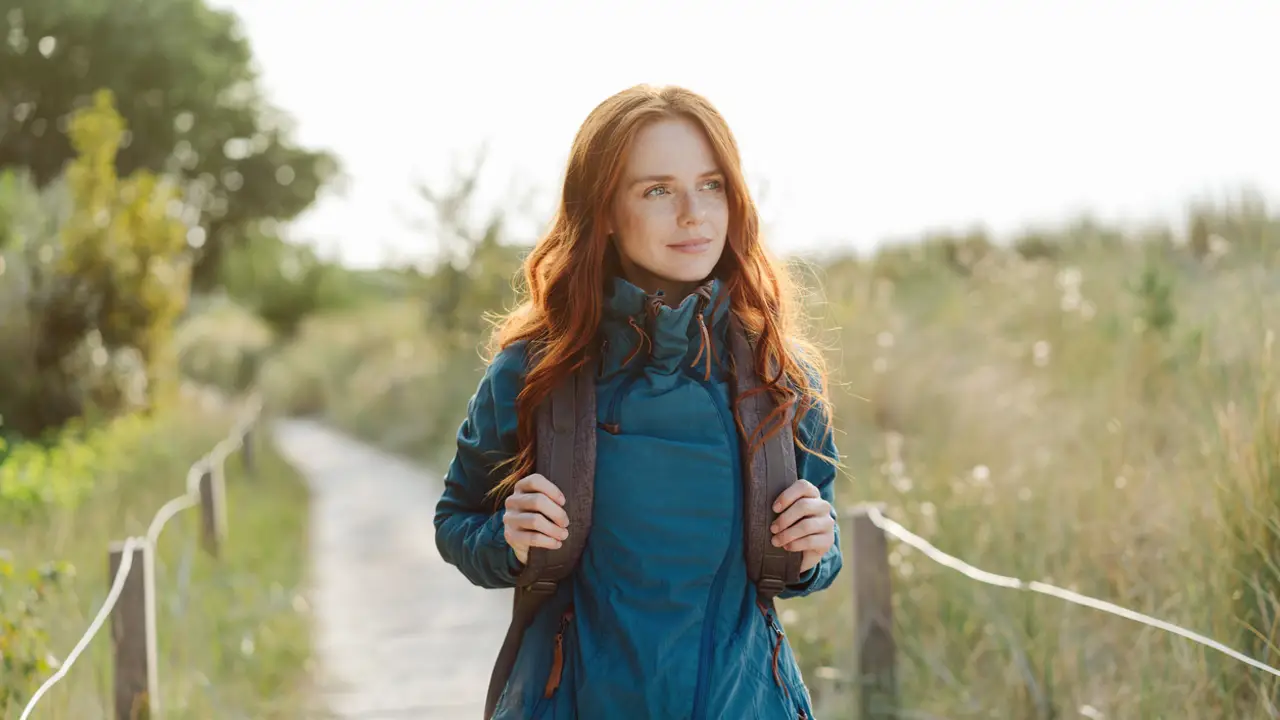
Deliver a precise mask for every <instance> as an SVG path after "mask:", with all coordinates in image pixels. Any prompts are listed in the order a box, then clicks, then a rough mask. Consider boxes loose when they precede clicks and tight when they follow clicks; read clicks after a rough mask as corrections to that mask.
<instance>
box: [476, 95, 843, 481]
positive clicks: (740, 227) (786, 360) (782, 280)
mask: <svg viewBox="0 0 1280 720" xmlns="http://www.w3.org/2000/svg"><path fill="white" fill-rule="evenodd" d="M673 117H682V118H687V119H690V120H692V121H694V122H695V123H696V124H697V125H698V126H699V127H701V128H702V130H703V132H704V133H705V134H706V137H707V139H708V141H709V142H710V144H711V148H712V151H713V152H714V154H715V155H716V158H717V160H718V161H719V165H720V169H721V171H722V172H723V173H724V177H725V183H726V193H727V197H728V200H729V226H728V238H727V241H726V243H725V250H724V253H723V254H722V256H721V258H720V261H719V263H718V264H717V265H716V268H715V270H714V271H713V275H715V276H717V277H719V278H720V280H721V282H722V285H723V292H724V293H725V295H727V297H728V298H729V303H730V311H731V312H733V313H734V314H735V315H736V316H737V318H738V320H739V322H740V323H741V324H742V326H743V328H744V329H745V330H746V331H747V334H748V336H749V337H751V338H752V339H753V341H754V342H753V346H754V348H755V366H756V367H755V371H756V372H757V373H758V374H759V376H760V378H761V381H762V382H761V391H771V392H772V393H773V394H774V397H775V398H776V400H777V407H776V409H775V410H774V411H773V412H772V413H771V414H770V415H769V416H768V417H767V418H765V420H764V422H762V423H761V431H760V432H758V433H757V434H756V437H755V438H754V439H753V440H752V442H753V445H751V446H749V447H752V448H754V447H755V445H754V444H755V443H763V442H765V441H766V440H767V439H768V438H769V437H771V436H772V435H773V434H774V433H776V432H778V431H779V430H780V429H781V427H782V426H781V423H782V422H784V421H785V420H784V418H785V417H786V412H787V411H788V410H790V409H794V410H795V412H794V414H793V418H792V422H793V427H794V428H798V425H799V422H800V419H801V418H802V417H804V415H805V414H806V412H807V411H808V410H810V409H811V408H815V407H816V408H819V409H820V411H821V412H822V417H823V419H824V421H825V425H824V428H825V432H830V431H831V408H830V403H829V402H827V398H826V397H825V395H824V390H823V388H825V387H826V377H827V371H826V365H825V362H824V360H823V357H822V354H821V353H820V352H817V351H816V348H815V347H814V345H813V344H812V343H811V342H809V340H808V339H807V338H805V337H803V335H802V334H801V333H800V331H799V328H800V319H801V318H800V315H799V302H798V299H797V298H796V296H795V293H794V285H793V283H792V282H791V278H790V277H789V276H788V273H787V269H786V267H785V265H783V264H782V263H781V262H780V261H778V260H777V259H775V258H774V257H773V256H772V255H771V254H770V253H769V252H768V251H767V250H766V248H765V247H764V245H763V244H762V242H761V239H760V219H759V214H758V212H757V210H756V205H755V202H754V201H753V200H752V198H751V195H750V193H749V192H748V191H747V187H746V182H745V180H744V178H743V174H742V163H741V159H740V156H739V152H738V144H737V141H736V140H735V139H734V136H733V133H732V132H731V131H730V130H729V126H728V124H727V123H726V122H725V120H724V118H723V117H722V116H721V115H720V113H719V111H717V110H716V109H715V107H714V106H712V104H711V103H710V102H709V101H708V100H707V99H706V98H704V97H702V96H701V95H698V94H697V93H694V92H691V91H689V90H687V89H684V88H681V87H671V86H668V87H661V88H659V87H653V86H650V85H637V86H634V87H631V88H628V89H626V90H623V91H622V92H619V93H618V94H616V95H613V96H612V97H610V98H608V99H606V100H605V101H604V102H602V103H600V104H599V105H598V106H596V108H595V109H594V110H592V112H591V113H590V115H588V116H587V118H586V120H585V121H584V122H583V124H582V126H581V128H579V130H578V134H577V136H576V137H575V138H574V141H573V146H572V148H571V150H570V152H569V159H568V167H567V169H566V172H565V178H564V187H563V191H562V194H561V198H560V203H559V206H558V207H557V209H556V212H555V215H554V217H553V220H552V223H551V226H550V228H549V229H548V230H547V232H546V233H545V235H543V236H542V237H541V238H540V239H539V241H538V242H537V244H536V245H535V246H534V248H533V250H532V251H531V252H530V253H529V255H528V256H527V257H526V258H525V260H524V264H523V268H522V273H521V274H522V280H523V284H524V288H525V294H526V296H527V297H526V298H525V299H524V300H523V302H522V303H521V304H519V305H518V306H516V308H515V309H514V310H512V311H510V312H509V313H507V314H506V315H504V316H501V317H500V318H499V319H498V322H497V324H496V327H495V330H494V333H493V335H492V337H491V339H490V346H489V352H490V356H491V357H492V356H493V355H495V354H496V353H497V352H500V351H501V350H503V349H505V348H507V347H508V346H510V345H512V344H513V343H517V342H521V341H524V342H526V343H527V347H528V350H529V353H528V363H529V364H528V367H527V374H526V376H525V380H524V385H523V388H522V389H521V391H520V394H519V396H518V398H517V400H516V411H517V418H518V427H519V430H518V432H517V435H518V445H519V450H518V452H517V454H516V455H515V456H514V457H512V458H510V459H508V460H507V461H506V462H505V463H503V464H502V466H505V467H506V468H507V471H506V473H505V475H504V477H503V478H502V479H501V480H500V481H499V482H498V484H497V485H496V486H495V487H494V488H493V490H492V491H491V492H490V494H491V495H496V496H498V497H503V496H505V495H507V494H509V493H510V491H511V489H512V488H513V486H514V485H515V484H516V483H517V482H519V480H520V479H521V478H523V477H525V476H527V475H529V474H531V473H533V472H534V471H535V459H536V451H537V433H536V431H535V428H534V423H535V422H536V413H537V408H538V406H539V405H540V404H541V403H542V402H543V400H544V399H545V398H546V397H547V396H548V395H549V394H550V393H551V391H552V389H553V388H555V387H556V386H557V385H558V384H559V383H561V382H563V381H565V380H567V379H568V377H569V376H570V375H571V374H572V373H573V372H575V371H576V370H578V369H579V368H580V367H582V366H583V365H584V364H585V363H587V362H590V361H591V360H592V357H593V353H594V351H595V348H594V347H593V345H594V338H595V337H596V333H597V329H598V326H599V324H600V321H601V317H602V314H603V305H604V301H605V297H604V294H605V288H606V284H607V281H608V279H609V277H610V276H611V275H612V274H613V273H617V272H620V268H619V267H618V263H617V257H616V251H615V250H613V247H612V246H613V244H612V243H611V242H609V239H608V237H607V235H606V228H607V226H608V217H609V215H608V214H609V212H610V208H611V207H612V204H613V200H614V198H615V196H616V193H617V191H618V186H619V184H620V181H621V178H622V172H623V169H624V168H625V167H626V162H627V154H628V152H629V150H630V148H631V146H632V142H633V139H634V138H635V136H636V134H637V133H638V132H639V131H640V129H641V128H643V127H645V126H646V125H647V124H648V123H651V122H654V121H656V120H660V119H663V118H673ZM766 368H768V369H771V371H770V370H766ZM739 400H741V398H739ZM736 404H737V403H735V407H734V416H735V418H737V419H738V426H739V428H740V429H741V427H742V421H741V419H740V414H739V411H738V408H737V407H736ZM796 441H797V443H800V445H801V446H802V447H804V445H803V443H802V442H800V439H799V435H798V434H797V435H796ZM804 449H805V450H807V451H809V452H814V451H813V450H811V449H810V448H807V447H805V448H804ZM815 454H816V453H815ZM832 462H834V460H832ZM500 467H501V466H500Z"/></svg>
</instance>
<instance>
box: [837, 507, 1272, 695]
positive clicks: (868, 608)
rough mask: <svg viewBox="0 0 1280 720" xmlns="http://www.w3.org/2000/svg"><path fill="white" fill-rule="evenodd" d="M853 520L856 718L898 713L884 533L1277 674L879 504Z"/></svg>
mask: <svg viewBox="0 0 1280 720" xmlns="http://www.w3.org/2000/svg"><path fill="white" fill-rule="evenodd" d="M847 512H848V515H849V516H850V518H851V522H852V524H853V530H852V538H851V542H852V547H853V570H854V579H853V582H854V621H855V625H854V627H855V633H856V634H855V642H856V648H857V653H856V660H855V662H856V664H857V667H856V668H855V677H856V678H857V679H858V682H857V683H856V685H857V689H858V695H859V701H858V704H859V706H858V712H859V715H858V716H857V717H859V718H862V719H866V718H882V717H897V716H898V715H896V714H895V713H896V711H897V710H898V707H899V706H898V693H897V681H896V667H895V666H896V645H895V642H894V639H893V610H892V589H891V582H890V573H889V553H888V541H887V536H892V537H893V538H895V539H896V540H898V541H900V542H902V543H904V544H905V545H908V546H910V547H911V548H913V549H915V550H918V551H919V552H920V553H922V554H923V555H924V556H925V557H926V558H928V559H929V560H932V561H933V562H935V563H937V564H939V565H942V566H943V567H946V568H948V569H950V570H955V571H956V572H958V573H961V574H962V575H964V576H966V577H968V578H970V579H972V580H975V581H977V582H980V583H984V584H987V585H993V586H996V587H1003V588H1009V589H1012V590H1026V591H1030V592H1035V593H1040V594H1042V595H1048V596H1050V597H1055V598H1058V599H1060V600H1065V601H1067V602H1069V603H1074V604H1076V605H1081V606H1084V607H1088V608H1092V609H1094V610H1100V611H1102V612H1105V613H1108V614H1111V615H1114V616H1116V617H1120V618H1124V619H1126V620H1130V621H1133V622H1137V623H1141V624H1143V625H1146V626H1148V627H1153V628H1156V629H1157V630H1163V631H1165V632H1168V633H1171V634H1174V635H1178V636H1180V637H1183V638H1186V639H1188V640H1191V641H1193V642H1197V643H1199V644H1201V645H1204V646H1205V647H1208V648H1211V649H1213V650H1216V651H1218V652H1220V653H1222V654H1224V655H1227V656H1228V657H1230V658H1232V659H1234V660H1238V661H1239V662H1242V663H1244V664H1246V665H1249V666H1250V667H1253V668H1255V669H1258V670H1261V671H1262V672H1265V673H1268V674H1271V675H1274V676H1276V677H1280V668H1275V667H1272V666H1270V665H1267V664H1265V663H1262V662H1259V661H1258V660H1255V659H1253V658H1251V657H1249V656H1247V655H1244V654H1243V653H1240V652H1238V651H1236V650H1233V649H1231V648H1229V647H1227V646H1226V645H1223V644H1222V643H1220V642H1218V641H1216V640H1213V639H1212V638H1208V637H1205V636H1204V635H1201V634H1199V633H1196V632H1193V631H1191V630H1188V629H1187V628H1184V627H1181V626H1179V625H1175V624H1174V623H1171V622H1168V621H1165V620H1160V619H1159V618H1154V617H1151V616H1150V615H1144V614H1143V613H1140V612H1136V611H1134V610H1130V609H1128V608H1124V607H1121V606H1119V605H1116V604H1115V603H1110V602H1107V601H1105V600H1099V599H1097V598H1093V597H1089V596H1088V595H1082V594H1080V593H1078V592H1074V591H1072V590H1067V589H1065V588H1061V587H1057V586H1056V585H1050V584H1049V583H1043V582H1039V581H1035V580H1031V581H1027V580H1021V579H1019V578H1015V577H1008V576H1006V575H997V574H995V573H991V572H987V571H986V570H981V569H979V568H976V567H974V566H973V565H970V564H969V563H967V562H965V561H963V560H961V559H959V558H957V557H955V556H953V555H949V554H947V553H945V552H943V551H941V550H939V549H938V548H936V547H934V546H933V545H932V544H931V543H929V541H928V540H925V539H924V538H922V537H920V536H919V535H916V534H915V533H913V532H911V531H910V530H908V529H906V528H905V527H903V526H902V525H901V524H900V523H898V522H895V521H894V520H891V519H889V518H888V517H885V515H884V513H883V511H882V510H881V506H879V505H876V504H864V505H858V506H855V507H853V508H851V509H850V510H848V511H847Z"/></svg>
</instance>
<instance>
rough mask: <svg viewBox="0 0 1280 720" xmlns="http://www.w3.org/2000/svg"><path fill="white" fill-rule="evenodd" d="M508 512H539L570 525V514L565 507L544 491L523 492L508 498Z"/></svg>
mask: <svg viewBox="0 0 1280 720" xmlns="http://www.w3.org/2000/svg"><path fill="white" fill-rule="evenodd" d="M506 504H507V511H508V512H512V511H514V512H537V513H542V514H543V515H545V516H547V518H548V519H550V520H551V521H552V522H554V523H556V524H557V525H560V526H561V527H569V514H568V513H566V512H565V510H564V508H563V507H562V506H560V505H559V504H558V503H556V502H555V501H554V500H552V499H551V498H549V497H547V496H546V495H544V494H543V493H540V492H534V493H523V494H520V495H512V496H511V497H509V498H507V503H506Z"/></svg>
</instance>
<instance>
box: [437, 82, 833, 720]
mask: <svg viewBox="0 0 1280 720" xmlns="http://www.w3.org/2000/svg"><path fill="white" fill-rule="evenodd" d="M524 273H525V280H526V283H527V289H528V296H529V297H528V299H527V300H526V301H525V302H524V303H523V304H522V305H520V306H519V307H518V308H516V309H515V310H514V311H513V312H512V313H511V314H510V315H508V316H507V317H506V319H505V322H504V323H502V324H501V325H500V326H499V328H498V331H497V332H496V333H495V335H494V346H493V358H492V361H491V362H490V363H489V365H488V368H487V370H486V372H485V374H484V376H483V378H482V379H481V381H480V383H479V387H478V389H477V390H476V393H475V395H474V397H473V398H472V400H471V402H470V404H469V406H468V410H467V416H466V418H465V420H464V421H463V423H462V425H461V428H460V430H459V432H458V437H457V454H456V456H455V458H454V460H453V462H452V463H451V464H450V467H449V471H448V474H447V476H446V478H445V488H444V494H443V497H441V499H440V502H439V505H438V506H437V510H436V516H435V527H436V542H437V545H438V547H439V549H440V553H441V555H443V557H444V558H445V559H446V560H447V561H448V562H450V563H452V564H453V565H455V566H457V567H458V569H459V570H460V571H461V572H462V573H463V574H464V575H465V576H466V577H467V578H468V579H470V581H471V582H473V583H475V584H476V585H480V586H484V587H490V588H504V587H506V588H509V587H513V586H515V585H516V581H517V578H518V577H519V576H520V574H521V572H522V570H523V568H524V567H525V564H526V562H527V561H528V559H529V552H530V549H531V548H545V549H554V548H558V547H561V545H562V543H564V542H565V541H566V539H567V538H569V537H570V536H572V535H573V533H574V532H575V531H576V530H577V528H575V526H574V525H573V524H571V523H570V522H569V517H568V513H567V512H566V508H565V507H564V506H563V503H564V500H565V498H564V494H563V493H562V492H560V487H561V486H559V485H558V484H557V478H554V477H552V478H548V477H544V476H542V475H540V474H538V473H536V472H535V471H534V463H535V460H536V458H537V436H536V431H535V428H534V424H535V421H536V415H537V408H538V406H539V405H540V404H541V403H542V402H543V401H544V400H545V399H546V398H547V397H548V395H549V394H550V393H551V391H552V389H553V388H555V387H556V386H558V385H559V384H560V383H562V382H566V379H567V378H568V377H569V376H570V374H571V373H573V372H574V371H575V370H576V369H577V368H579V367H581V366H582V365H583V364H584V363H587V364H588V365H587V367H589V368H591V371H592V373H593V375H594V376H595V388H596V400H597V420H598V424H599V429H598V430H596V465H595V468H596V474H595V480H594V500H593V505H592V507H591V519H590V532H589V533H588V539H587V540H586V546H585V548H584V549H583V551H582V555H581V558H580V560H579V562H578V564H577V565H576V570H575V571H574V573H573V575H572V576H571V577H570V578H569V580H568V581H562V582H560V583H559V586H558V587H557V589H556V591H555V593H554V595H553V596H552V597H550V599H549V600H548V601H547V602H546V603H545V604H544V605H543V606H542V607H541V608H540V609H539V610H538V612H537V614H536V616H535V617H534V618H533V619H532V621H531V623H530V624H529V626H528V630H527V632H526V633H525V635H524V638H523V642H522V643H521V644H520V646H519V653H518V655H517V656H516V659H515V663H514V666H513V667H512V669H511V672H510V676H509V679H508V680H507V682H506V684H505V686H503V687H502V693H501V697H500V698H498V700H497V703H496V709H495V711H494V714H493V718H494V720H506V719H508V718H546V719H547V720H563V719H566V718H584V719H590V720H598V719H599V720H623V719H626V718H637V719H639V718H654V719H657V718H664V719H667V718H670V719H676V718H691V719H692V720H704V719H713V718H714V719H722V718H723V719H731V720H747V719H749V718H766V719H769V720H772V719H774V718H777V719H779V720H781V719H782V718H810V717H812V715H813V711H812V708H811V707H810V701H809V695H808V692H807V691H806V689H805V686H804V682H803V680H802V678H801V676H800V671H799V667H798V666H797V664H796V662H795V657H794V655H793V654H792V651H791V648H790V646H789V644H788V643H787V642H786V639H785V635H784V632H783V630H782V626H781V622H780V620H779V619H778V617H777V614H776V612H775V611H774V608H773V607H772V603H771V602H770V603H767V604H766V603H762V602H761V601H760V600H759V596H758V593H757V588H756V587H754V586H753V583H752V581H751V580H750V577H749V575H748V572H747V563H746V561H745V560H744V542H745V540H744V535H745V534H746V533H745V531H744V521H743V509H742V508H743V493H744V489H743V482H742V479H741V477H742V476H741V473H742V472H745V471H746V470H745V468H743V467H742V465H743V463H742V455H740V448H741V447H742V446H741V445H740V443H742V442H744V439H743V438H742V437H740V432H741V427H740V422H739V421H740V420H741V417H740V415H739V412H738V409H737V408H736V403H735V394H734V387H735V385H734V379H733V372H734V370H735V365H736V363H733V362H732V361H731V348H730V342H729V332H730V327H731V324H736V325H737V326H740V327H742V328H744V329H745V331H746V335H747V336H748V337H750V339H751V340H750V341H751V345H750V347H751V348H753V352H754V353H755V358H756V360H757V362H756V364H755V367H757V368H773V369H774V372H768V373H763V372H761V373H758V374H759V375H760V378H759V382H760V383H762V384H764V385H765V386H766V387H768V388H769V389H770V391H771V392H772V394H773V395H774V397H775V398H776V402H778V403H779V404H781V405H782V406H784V407H789V408H790V417H792V418H793V421H790V428H791V431H792V433H793V437H794V439H795V443H794V445H795V462H796V471H797V473H796V474H797V476H798V478H799V479H798V480H797V481H796V482H795V483H794V484H791V485H790V486H789V487H787V488H786V490H785V491H783V492H782V493H781V494H780V495H779V496H778V497H777V502H776V503H775V504H774V506H773V510H774V511H775V512H776V513H778V514H777V515H776V516H775V517H776V519H775V520H774V521H773V524H772V525H771V526H770V528H769V530H770V531H771V532H772V533H773V544H774V545H775V546H777V547H782V548H785V549H786V550H788V551H791V552H795V553H800V554H801V557H802V561H801V563H800V574H799V576H798V578H797V580H796V581H795V582H793V583H791V584H790V585H787V586H785V587H783V588H782V591H781V592H780V593H778V594H777V595H776V596H777V597H780V598H788V597H796V596H802V595H808V594H810V593H814V592H818V591H820V590H823V589H825V588H827V587H829V586H830V585H831V583H832V580H834V579H835V577H836V574H837V573H838V572H839V571H840V567H841V553H840V543H839V531H838V527H837V524H836V514H835V511H834V510H833V508H832V502H833V490H834V488H833V485H834V482H835V477H836V465H837V452H836V447H835V444H834V442H833V440H832V433H831V419H830V405H829V403H828V401H827V398H826V397H825V395H824V386H825V372H824V365H823V362H822V358H821V356H820V355H819V354H818V353H817V352H814V351H813V349H812V346H811V345H810V344H809V343H807V342H806V341H805V339H804V338H802V337H799V336H797V334H796V332H797V330H796V320H795V317H793V315H794V313H795V311H796V305H795V300H794V299H793V298H792V297H790V295H789V287H790V286H789V284H788V283H787V282H786V277H785V271H784V268H783V267H782V266H781V265H780V264H779V263H777V262H776V261H775V260H773V259H772V258H771V257H770V255H769V254H768V253H767V252H766V250H765V248H764V246H763V245H762V243H761V238H760V233H759V219H758V217H757V213H756V209H755V205H754V202H753V201H752V199H751V197H750V195H749V194H748V192H747V187H746V184H745V182H744V180H743V174H742V169H741V164H740V160H739V155H738V148H737V143H736V141H735V139H734V137H733V135H732V133H731V132H730V130H729V128H728V126H727V125H726V123H725V121H724V119H723V118H722V117H721V115H720V114H719V113H718V112H717V111H716V109H715V108H714V107H712V105H711V104H710V103H709V102H708V101H707V100H705V99H704V98H703V97H701V96H699V95H697V94H695V93H692V92H689V91H687V90H684V89H681V88H670V87H669V88H663V89H656V88H652V87H649V86H638V87H633V88H630V89H628V90H625V91H623V92H621V93H619V94H617V95H615V96H613V97H611V98H609V99H607V100H605V101H604V102H603V103H601V104H600V105H599V106H598V107H596V108H595V110H594V111H593V112H592V113H591V114H590V116H588V117H587V119H586V121H585V122H584V124H583V125H582V127H581V129H580V130H579V133H578V135H577V137H576V139H575V140H574V143H573V147H572V150H571V152H570V156H569V162H568V169H567V173H566V177H565V181H564V188H563V195H562V197H561V201H560V205H559V208H558V212H557V214H556V217H555V218H554V222H553V224H552V226H551V228H550V230H549V231H548V232H547V234H546V236H545V237H543V238H542V239H541V240H540V241H539V242H538V244H537V245H536V247H535V248H534V249H533V251H532V252H531V253H530V255H529V257H528V258H527V260H526V263H525V268H524ZM731 320H732V321H734V322H733V323H731ZM778 369H780V370H781V373H779V372H776V371H777V370H778ZM744 371H746V369H745V368H744ZM776 417H785V416H783V415H781V414H778V415H777V416H776ZM782 422H788V421H785V420H778V421H775V423H774V427H772V428H769V427H767V426H766V427H765V428H763V429H764V430H767V431H768V432H769V434H772V433H774V432H777V431H778V430H779V427H778V425H779V424H780V423H782ZM766 425H767V424H766ZM563 481H564V479H563V478H560V482H563ZM502 620H505V619H495V621H499V622H501V621H502Z"/></svg>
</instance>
